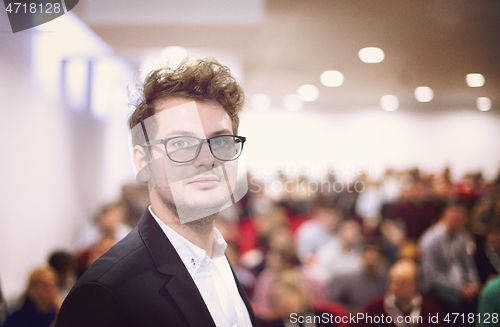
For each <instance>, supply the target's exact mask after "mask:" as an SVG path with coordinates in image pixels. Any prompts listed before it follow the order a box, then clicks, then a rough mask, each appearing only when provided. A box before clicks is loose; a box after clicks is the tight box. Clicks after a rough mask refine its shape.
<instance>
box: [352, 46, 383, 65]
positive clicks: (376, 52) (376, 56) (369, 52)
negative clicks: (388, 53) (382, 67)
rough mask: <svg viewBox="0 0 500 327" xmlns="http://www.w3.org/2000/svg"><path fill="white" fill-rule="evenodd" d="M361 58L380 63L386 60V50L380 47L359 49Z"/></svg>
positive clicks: (367, 61)
mask: <svg viewBox="0 0 500 327" xmlns="http://www.w3.org/2000/svg"><path fill="white" fill-rule="evenodd" d="M358 55H359V59H361V61H363V62H366V63H370V64H374V63H379V62H381V61H383V60H384V58H385V54H384V51H382V49H380V48H374V47H368V48H363V49H361V50H359V53H358Z"/></svg>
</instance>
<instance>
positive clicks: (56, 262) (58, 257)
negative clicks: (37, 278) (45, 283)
mask: <svg viewBox="0 0 500 327" xmlns="http://www.w3.org/2000/svg"><path fill="white" fill-rule="evenodd" d="M48 261H49V265H50V267H51V268H52V269H54V271H55V272H56V274H57V285H58V286H59V287H60V288H64V287H66V286H67V283H68V279H70V278H74V277H75V276H76V263H75V260H74V259H73V257H72V256H71V254H69V253H68V252H66V251H56V252H53V253H52V254H51V255H50V257H49V260H48Z"/></svg>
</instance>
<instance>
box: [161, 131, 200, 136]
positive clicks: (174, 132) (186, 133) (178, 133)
mask: <svg viewBox="0 0 500 327" xmlns="http://www.w3.org/2000/svg"><path fill="white" fill-rule="evenodd" d="M172 136H196V135H195V134H194V133H193V132H190V131H180V130H179V131H171V132H169V133H167V134H166V135H165V137H172Z"/></svg>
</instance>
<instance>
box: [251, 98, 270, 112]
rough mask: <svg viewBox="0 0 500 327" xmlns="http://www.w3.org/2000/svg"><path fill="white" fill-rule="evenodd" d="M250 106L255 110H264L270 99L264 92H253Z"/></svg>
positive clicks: (268, 105)
mask: <svg viewBox="0 0 500 327" xmlns="http://www.w3.org/2000/svg"><path fill="white" fill-rule="evenodd" d="M250 104H251V105H252V108H253V109H254V110H257V111H265V110H267V109H269V107H270V106H271V99H270V98H269V96H267V95H265V94H255V95H254V96H253V97H252V99H251V100H250Z"/></svg>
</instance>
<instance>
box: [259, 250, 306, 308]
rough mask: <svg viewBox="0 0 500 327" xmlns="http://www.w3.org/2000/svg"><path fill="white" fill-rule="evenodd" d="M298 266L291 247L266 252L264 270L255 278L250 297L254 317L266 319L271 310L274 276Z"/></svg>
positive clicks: (297, 260)
mask: <svg viewBox="0 0 500 327" xmlns="http://www.w3.org/2000/svg"><path fill="white" fill-rule="evenodd" d="M299 264H300V262H299V259H298V258H297V255H296V254H295V251H294V249H293V247H284V248H273V249H270V250H269V251H268V252H267V255H266V260H265V267H264V270H262V272H261V273H260V274H259V275H258V276H257V281H256V283H255V288H254V292H253V296H252V303H253V306H254V311H255V313H256V315H258V316H261V317H266V316H268V315H269V310H270V308H271V285H272V283H273V281H274V279H275V277H276V275H277V274H278V273H279V272H281V271H284V270H288V269H294V268H295V267H298V266H299Z"/></svg>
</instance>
